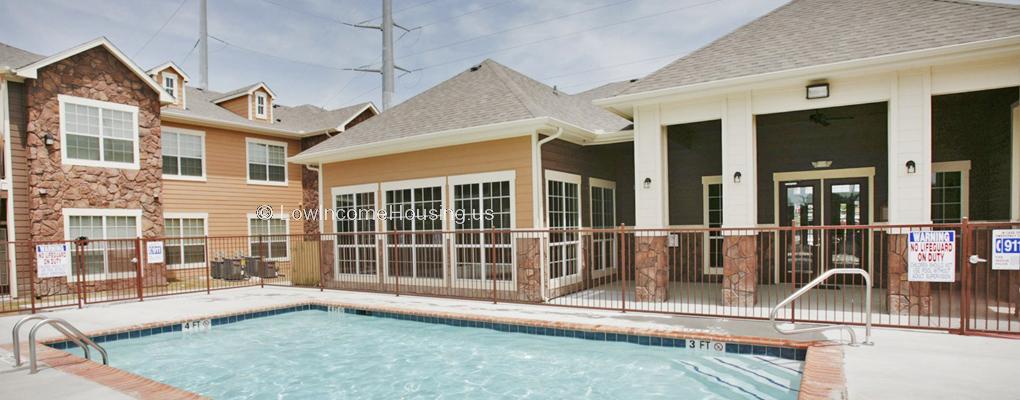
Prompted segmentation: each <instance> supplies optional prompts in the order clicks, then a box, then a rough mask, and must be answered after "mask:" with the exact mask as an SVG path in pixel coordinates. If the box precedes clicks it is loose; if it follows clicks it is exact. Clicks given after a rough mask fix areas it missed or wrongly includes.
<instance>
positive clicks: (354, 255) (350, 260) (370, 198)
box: [333, 184, 377, 275]
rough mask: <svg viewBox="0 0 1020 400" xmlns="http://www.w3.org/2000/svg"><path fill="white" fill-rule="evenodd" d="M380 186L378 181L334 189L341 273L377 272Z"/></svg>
mask: <svg viewBox="0 0 1020 400" xmlns="http://www.w3.org/2000/svg"><path fill="white" fill-rule="evenodd" d="M376 189H377V186H376V185H374V184H371V185H362V186H353V187H346V188H334V189H333V199H334V204H335V209H336V212H337V218H336V233H337V235H336V236H337V237H336V246H337V251H336V253H337V263H336V273H337V274H338V275H339V274H352V275H375V274H376V270H377V269H376V235H375V230H376V225H375V214H374V213H375V207H376V205H375V194H376Z"/></svg>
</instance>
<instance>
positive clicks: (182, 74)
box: [145, 61, 191, 82]
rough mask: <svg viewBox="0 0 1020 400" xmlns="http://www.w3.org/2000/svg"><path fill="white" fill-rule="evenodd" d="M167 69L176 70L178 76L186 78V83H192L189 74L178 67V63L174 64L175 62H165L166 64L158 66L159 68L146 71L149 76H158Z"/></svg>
mask: <svg viewBox="0 0 1020 400" xmlns="http://www.w3.org/2000/svg"><path fill="white" fill-rule="evenodd" d="M167 68H173V69H174V71H176V72H175V73H176V74H177V75H178V76H180V77H182V78H184V81H185V82H187V81H190V80H191V77H190V76H188V74H187V73H185V72H184V68H181V67H180V66H178V65H177V64H176V63H174V62H173V61H167V62H165V63H163V64H160V65H157V66H155V67H152V68H149V70H148V71H145V73H147V74H149V75H156V74H158V73H159V72H161V71H163V70H165V69H167Z"/></svg>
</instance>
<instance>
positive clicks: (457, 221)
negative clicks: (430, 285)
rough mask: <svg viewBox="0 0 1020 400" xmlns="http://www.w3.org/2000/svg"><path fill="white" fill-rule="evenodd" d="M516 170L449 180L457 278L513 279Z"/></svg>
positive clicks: (506, 280) (505, 280)
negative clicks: (514, 179)
mask: <svg viewBox="0 0 1020 400" xmlns="http://www.w3.org/2000/svg"><path fill="white" fill-rule="evenodd" d="M513 178H514V171H505V172H495V173H487V174H477V175H464V176H455V177H450V185H451V187H452V189H453V212H454V213H455V214H454V215H453V218H452V221H453V224H454V230H455V231H457V233H456V234H455V236H454V247H455V249H454V257H455V259H456V263H455V265H456V268H455V269H454V273H455V277H456V278H457V279H466V280H481V281H490V282H491V280H492V279H495V280H496V281H499V282H510V281H512V280H513V279H514V273H513V247H512V244H511V241H512V239H511V233H510V232H509V230H510V229H512V228H513V218H514V215H513V201H514V198H513V186H514V183H513Z"/></svg>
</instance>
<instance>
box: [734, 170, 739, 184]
mask: <svg viewBox="0 0 1020 400" xmlns="http://www.w3.org/2000/svg"><path fill="white" fill-rule="evenodd" d="M733 183H740V171H737V172H734V173H733Z"/></svg>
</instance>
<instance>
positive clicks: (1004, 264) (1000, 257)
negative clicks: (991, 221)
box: [992, 229, 1020, 271]
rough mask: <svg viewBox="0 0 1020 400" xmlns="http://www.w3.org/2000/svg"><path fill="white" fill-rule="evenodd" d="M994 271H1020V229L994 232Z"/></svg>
mask: <svg viewBox="0 0 1020 400" xmlns="http://www.w3.org/2000/svg"><path fill="white" fill-rule="evenodd" d="M992 269H999V270H1013V271H1016V270H1020V229H996V230H994V231H992Z"/></svg>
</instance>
